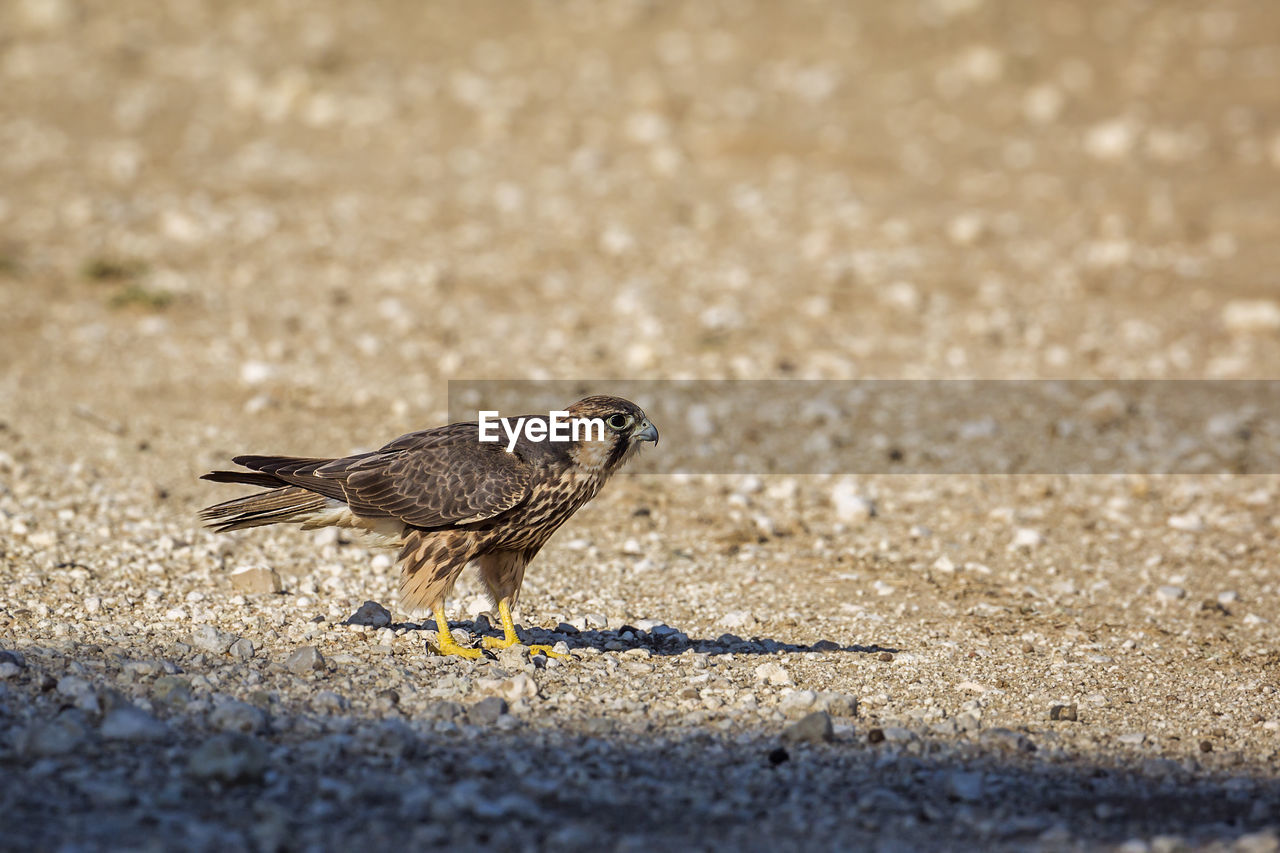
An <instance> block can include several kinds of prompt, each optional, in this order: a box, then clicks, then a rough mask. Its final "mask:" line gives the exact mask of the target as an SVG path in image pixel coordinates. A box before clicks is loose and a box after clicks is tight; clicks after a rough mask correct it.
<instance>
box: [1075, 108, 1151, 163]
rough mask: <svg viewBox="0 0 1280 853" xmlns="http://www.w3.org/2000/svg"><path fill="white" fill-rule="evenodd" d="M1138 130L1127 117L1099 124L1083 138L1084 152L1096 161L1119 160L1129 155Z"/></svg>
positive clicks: (1090, 129)
mask: <svg viewBox="0 0 1280 853" xmlns="http://www.w3.org/2000/svg"><path fill="white" fill-rule="evenodd" d="M1137 135H1138V128H1137V127H1136V126H1135V124H1134V122H1133V121H1131V120H1130V119H1129V118H1127V117H1121V118H1114V119H1110V120H1108V121H1104V122H1099V123H1098V124H1095V125H1094V126H1093V127H1091V128H1089V130H1088V132H1087V133H1086V134H1085V137H1084V150H1085V151H1086V152H1087V153H1088V154H1089V156H1091V157H1093V158H1095V159H1097V160H1106V161H1114V160H1121V159H1123V158H1124V157H1126V156H1127V155H1128V154H1129V150H1130V149H1131V148H1133V143H1134V141H1135V139H1136V138H1137Z"/></svg>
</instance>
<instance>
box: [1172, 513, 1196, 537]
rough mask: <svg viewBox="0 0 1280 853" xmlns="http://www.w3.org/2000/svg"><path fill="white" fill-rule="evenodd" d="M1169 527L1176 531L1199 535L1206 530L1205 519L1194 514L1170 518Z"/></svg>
mask: <svg viewBox="0 0 1280 853" xmlns="http://www.w3.org/2000/svg"><path fill="white" fill-rule="evenodd" d="M1168 523H1169V526H1170V527H1172V528H1173V529H1174V530H1184V531H1186V532H1188V533H1198V532H1200V531H1201V530H1204V519H1203V518H1201V517H1200V516H1198V515H1196V514H1195V513H1194V512H1188V513H1185V514H1183V515H1171V516H1169V522H1168Z"/></svg>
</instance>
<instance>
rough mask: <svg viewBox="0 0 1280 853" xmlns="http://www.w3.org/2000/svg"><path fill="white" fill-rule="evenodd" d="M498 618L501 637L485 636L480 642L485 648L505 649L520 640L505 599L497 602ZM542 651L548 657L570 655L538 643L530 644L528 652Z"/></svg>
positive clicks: (565, 656)
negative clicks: (500, 626)
mask: <svg viewBox="0 0 1280 853" xmlns="http://www.w3.org/2000/svg"><path fill="white" fill-rule="evenodd" d="M498 618H500V619H501V620H502V633H503V638H502V639H501V640H499V639H498V638H497V637H485V638H484V639H483V640H481V641H480V642H481V643H483V644H484V647H485V648H486V649H507V648H510V647H511V646H514V645H515V644H517V643H519V642H520V637H519V635H517V634H516V623H515V620H514V619H512V618H511V604H510V602H509V601H508V600H507V599H505V598H504V599H502V600H501V601H499V602H498ZM537 652H542V653H543V654H544V655H546V656H547V657H549V658H567V657H571V655H562V654H560V653H559V652H555V651H552V650H551V647H550V646H545V645H538V646H530V647H529V654H536V653H537Z"/></svg>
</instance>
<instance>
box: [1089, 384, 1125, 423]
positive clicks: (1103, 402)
mask: <svg viewBox="0 0 1280 853" xmlns="http://www.w3.org/2000/svg"><path fill="white" fill-rule="evenodd" d="M1128 411H1129V403H1128V402H1127V401H1126V400H1125V398H1124V396H1123V395H1122V394H1121V393H1120V392H1119V391H1117V390H1115V389H1114V388H1109V389H1107V390H1106V391H1100V392H1098V393H1097V394H1094V395H1093V396H1092V397H1090V398H1089V399H1088V400H1085V401H1084V405H1083V406H1082V407H1081V412H1082V413H1083V414H1084V416H1085V417H1086V418H1088V419H1089V420H1090V421H1091V422H1092V423H1093V424H1094V425H1095V426H1099V427H1105V426H1110V425H1111V424H1114V423H1116V422H1117V421H1119V420H1120V419H1121V418H1123V417H1124V416H1125V415H1126V414H1127V413H1128Z"/></svg>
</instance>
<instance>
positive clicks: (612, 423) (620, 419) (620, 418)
mask: <svg viewBox="0 0 1280 853" xmlns="http://www.w3.org/2000/svg"><path fill="white" fill-rule="evenodd" d="M630 420H631V418H629V417H627V416H626V415H610V416H609V419H608V420H607V421H605V423H607V424H608V425H609V429H625V428H626V426H627V423H628V422H629V421H630Z"/></svg>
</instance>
